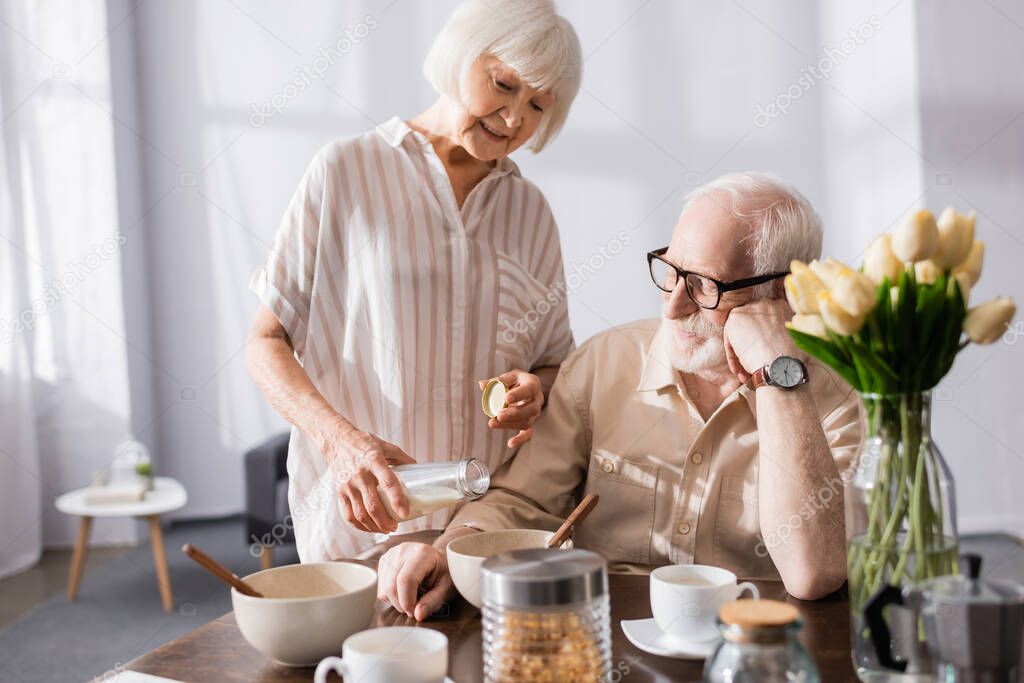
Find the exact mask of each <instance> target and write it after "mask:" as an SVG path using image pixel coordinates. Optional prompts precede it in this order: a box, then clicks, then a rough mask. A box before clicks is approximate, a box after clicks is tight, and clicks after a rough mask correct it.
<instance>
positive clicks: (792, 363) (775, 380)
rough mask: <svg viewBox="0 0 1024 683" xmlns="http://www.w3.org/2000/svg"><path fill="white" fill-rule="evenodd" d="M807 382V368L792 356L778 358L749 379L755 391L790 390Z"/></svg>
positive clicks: (759, 369)
mask: <svg viewBox="0 0 1024 683" xmlns="http://www.w3.org/2000/svg"><path fill="white" fill-rule="evenodd" d="M806 382H807V366H806V365H804V364H803V363H802V362H800V361H799V360H797V359H796V358H793V357H792V356H779V357H778V358H776V359H775V360H773V361H772V362H771V363H768V364H767V365H765V366H764V367H763V368H758V369H757V370H755V371H754V374H753V375H752V376H751V377H750V383H751V385H753V388H754V389H755V390H757V389H760V388H761V387H765V386H768V387H779V388H780V389H792V388H793V387H796V386H799V385H801V384H805V383H806Z"/></svg>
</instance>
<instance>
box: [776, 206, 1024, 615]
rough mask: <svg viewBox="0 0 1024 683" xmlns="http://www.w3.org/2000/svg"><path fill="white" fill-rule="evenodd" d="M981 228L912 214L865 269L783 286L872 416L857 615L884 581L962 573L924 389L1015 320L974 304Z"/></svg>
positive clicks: (801, 268)
mask: <svg viewBox="0 0 1024 683" xmlns="http://www.w3.org/2000/svg"><path fill="white" fill-rule="evenodd" d="M974 224H975V214H974V213H973V212H971V213H970V214H968V215H963V214H960V213H957V212H956V211H955V210H954V209H953V208H952V207H950V208H947V209H946V210H945V211H943V212H942V214H941V215H940V216H939V218H938V220H936V219H935V216H934V215H933V214H932V213H931V212H930V211H926V210H921V211H916V212H914V213H912V214H911V215H910V216H909V217H908V218H907V220H906V221H905V222H904V223H902V224H901V225H900V226H899V227H898V228H897V229H896V230H895V231H894V232H893V233H892V234H891V235H889V234H885V235H882V236H881V237H879V238H878V239H876V240H875V241H874V242H873V243H872V244H871V246H870V247H869V248H868V250H867V252H866V254H865V258H864V264H863V267H862V268H861V269H860V270H854V269H852V268H850V267H848V266H846V265H844V264H842V263H840V262H838V261H835V260H833V259H827V260H824V261H820V262H819V261H811V263H810V264H804V263H801V262H799V261H794V262H793V263H792V265H791V274H790V275H788V276H787V277H786V280H785V290H786V296H787V298H788V300H789V303H790V306H791V307H792V309H793V311H794V313H795V315H794V317H793V319H792V320H791V321H790V322H789V323H788V324H787V326H788V327H789V331H790V334H791V335H792V337H793V339H794V340H795V343H796V344H797V346H798V347H799V348H801V349H803V350H804V351H805V352H807V353H808V354H810V355H812V356H814V357H815V358H818V359H819V360H821V361H822V362H824V363H826V364H827V365H829V366H830V367H832V368H833V369H834V370H835V371H836V372H837V373H838V374H839V375H841V376H842V377H843V378H844V379H845V380H846V381H847V382H848V383H849V384H850V385H851V386H852V387H854V388H855V389H856V390H857V391H859V392H860V393H861V396H862V399H863V403H864V407H865V417H866V423H867V424H866V426H865V441H864V445H863V446H862V449H861V456H860V460H859V464H858V469H857V472H856V474H855V478H854V495H852V496H851V495H850V493H849V492H848V494H847V527H848V529H847V531H848V534H850V535H851V537H852V538H851V540H850V556H849V583H850V592H851V607H852V608H854V609H859V608H860V607H861V606H862V605H863V603H864V601H865V600H866V599H867V598H868V597H870V596H871V595H872V594H873V593H874V592H875V591H876V590H877V589H878V588H879V587H880V586H881V585H882V584H883V583H885V582H888V583H891V584H896V585H899V584H901V583H903V582H908V581H918V580H921V579H925V578H929V577H931V576H936V575H941V574H947V573H951V572H955V571H956V568H955V559H956V531H955V516H954V514H953V511H952V510H951V507H952V506H953V500H952V478H951V477H949V475H948V470H946V468H945V465H944V463H943V462H942V460H941V456H940V455H938V451H937V449H935V448H934V445H933V444H932V443H931V437H930V425H929V420H930V402H929V390H930V389H932V388H933V387H934V386H936V385H937V384H938V383H939V381H940V380H941V379H942V378H943V377H944V376H945V375H946V373H947V372H949V369H950V367H951V366H952V364H953V361H954V359H955V358H956V355H957V353H959V352H960V351H961V350H962V349H963V348H964V347H965V346H966V345H967V344H968V343H969V342H971V341H973V342H975V343H979V344H990V343H992V342H994V341H995V340H996V339H998V338H999V337H1000V335H1002V333H1003V332H1004V331H1005V330H1006V327H1007V324H1008V323H1009V321H1010V320H1011V318H1012V317H1013V315H1014V312H1015V307H1014V304H1013V302H1012V301H1011V300H1010V299H1008V298H1005V297H1000V298H997V299H994V300H992V301H989V302H987V303H984V304H981V305H980V306H976V307H974V308H970V307H969V306H968V300H969V297H970V291H971V288H972V287H973V286H974V285H975V283H977V281H978V278H979V277H980V276H981V266H982V257H983V255H984V248H985V246H984V244H983V243H982V242H980V241H976V240H975V239H974ZM946 481H948V482H949V483H948V487H947V486H946V484H945V483H944V482H946ZM858 486H859V489H858ZM851 498H853V499H854V500H850V499H851ZM851 503H852V506H851Z"/></svg>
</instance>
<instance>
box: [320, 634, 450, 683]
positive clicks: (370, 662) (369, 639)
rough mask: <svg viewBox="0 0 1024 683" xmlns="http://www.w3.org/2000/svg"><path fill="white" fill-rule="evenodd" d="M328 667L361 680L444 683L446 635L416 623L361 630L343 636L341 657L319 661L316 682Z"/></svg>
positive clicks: (323, 677) (324, 678) (323, 681)
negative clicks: (344, 637)
mask: <svg viewBox="0 0 1024 683" xmlns="http://www.w3.org/2000/svg"><path fill="white" fill-rule="evenodd" d="M331 671H334V672H335V673H339V674H341V675H342V676H344V677H345V680H346V681H350V680H351V681H360V683H444V680H445V676H447V674H448V638H447V636H445V635H444V634H443V633H438V632H437V631H434V630H431V629H429V628H417V627H415V626H388V627H384V628H372V629H370V630H368V631H360V632H359V633H356V634H355V635H351V636H349V637H348V638H346V639H345V642H344V643H342V645H341V657H327V658H326V659H323V660H321V661H320V664H318V665H317V667H316V673H315V674H313V680H314V682H315V683H326V681H327V674H328V673H329V672H331Z"/></svg>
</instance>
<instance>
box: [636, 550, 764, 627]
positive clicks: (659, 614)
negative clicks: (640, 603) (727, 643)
mask: <svg viewBox="0 0 1024 683" xmlns="http://www.w3.org/2000/svg"><path fill="white" fill-rule="evenodd" d="M744 590H749V591H750V592H751V594H752V595H753V596H754V599H755V600H759V599H760V598H761V594H760V593H759V592H758V590H757V586H755V585H754V584H752V583H750V582H749V581H744V582H743V583H741V584H737V583H736V575H735V574H733V573H732V572H731V571H729V570H728V569H722V568H721V567H711V566H707V565H702V564H676V565H668V566H665V567H658V568H657V569H655V570H654V571H653V572H651V611H652V612H653V613H654V621H655V623H657V624H658V628H660V629H661V630H662V632H664V633H668V634H670V635H673V636H675V637H676V638H681V639H683V640H687V641H690V642H702V641H706V640H711V639H712V638H715V637H717V636H718V629H717V628H716V627H715V617H716V616H717V615H718V608H719V607H721V606H722V605H723V604H725V603H727V602H732V601H733V600H735V599H736V598H738V597H739V596H740V594H741V593H742V592H743V591H744Z"/></svg>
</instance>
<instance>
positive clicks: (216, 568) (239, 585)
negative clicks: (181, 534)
mask: <svg viewBox="0 0 1024 683" xmlns="http://www.w3.org/2000/svg"><path fill="white" fill-rule="evenodd" d="M181 551H182V552H183V553H185V554H186V555H188V556H189V557H191V558H192V559H193V560H195V561H196V563H197V564H198V565H200V566H201V567H202V568H203V569H205V570H206V571H208V572H210V573H211V574H213V575H214V576H216V577H217V578H218V579H220V580H221V581H223V582H224V583H226V584H228V585H229V586H233V587H234V588H236V589H237V590H238V592H239V593H241V594H242V595H249V596H251V597H254V598H262V597H263V594H262V593H260V592H259V591H257V590H256V589H254V588H253V587H252V586H250V585H249V584H247V583H246V582H245V581H242V580H241V579H240V578H238V576H236V575H235V574H234V573H233V572H232V571H231V570H229V569H228V568H227V567H225V566H224V565H222V564H221V563H220V562H218V561H217V560H215V559H213V558H212V557H210V556H209V555H207V554H206V553H204V552H203V551H202V550H200V549H199V548H197V547H195V546H194V545H192V544H191V543H186V544H185V545H183V546H182V547H181Z"/></svg>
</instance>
